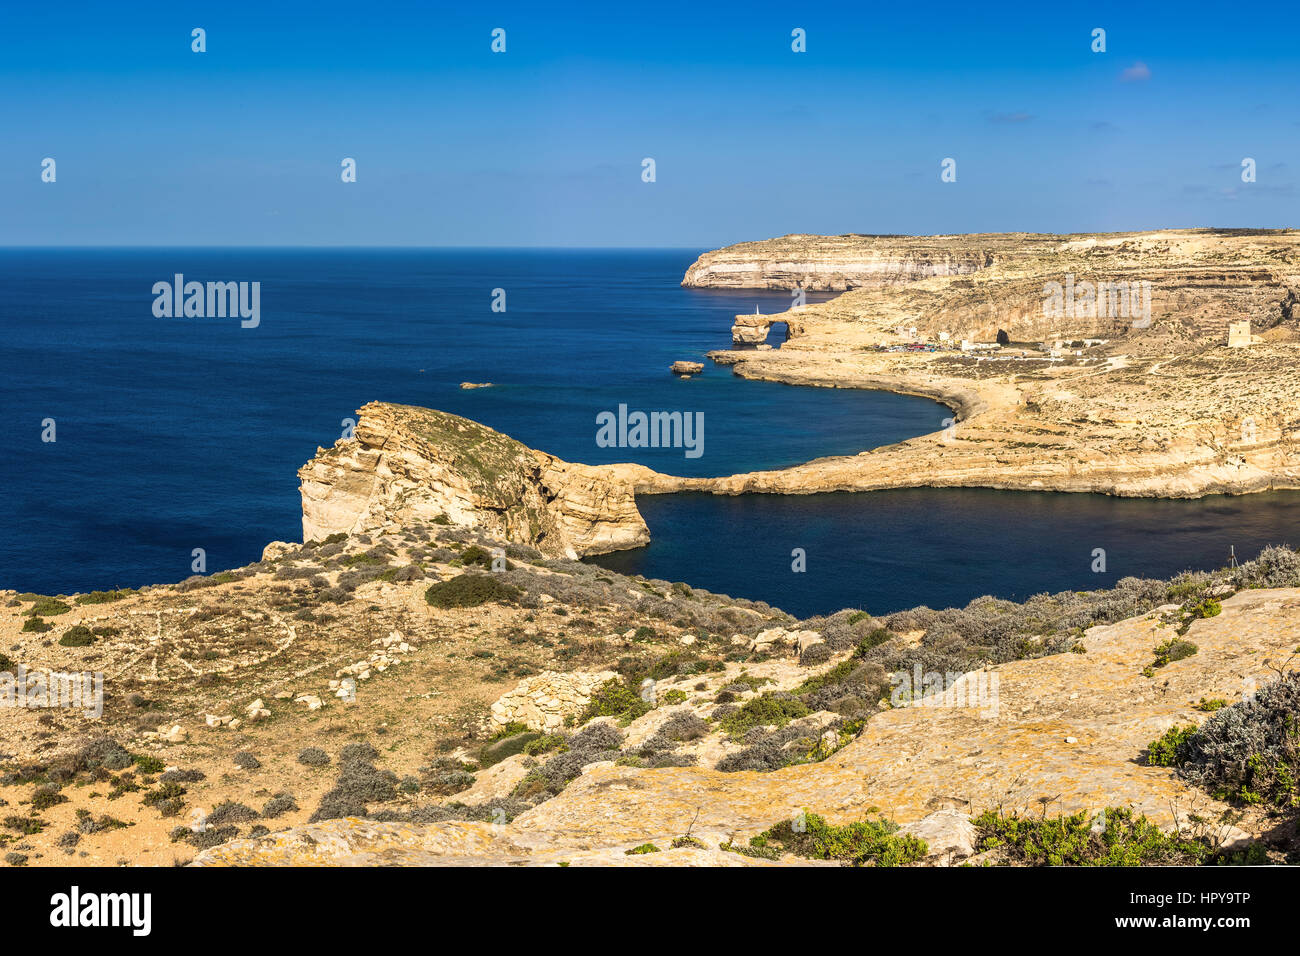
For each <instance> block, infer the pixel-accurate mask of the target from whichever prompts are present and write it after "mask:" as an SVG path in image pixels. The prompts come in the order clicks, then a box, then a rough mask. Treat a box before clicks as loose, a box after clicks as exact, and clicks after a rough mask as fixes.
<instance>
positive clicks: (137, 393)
mask: <svg viewBox="0 0 1300 956" xmlns="http://www.w3.org/2000/svg"><path fill="white" fill-rule="evenodd" d="M699 251H700V250H669V251H664V250H654V251H579V250H552V251H532V250H514V251H511V250H481V251H475V250H458V251H450V250H401V251H398V250H282V249H277V250H270V249H267V250H263V249H240V250H212V249H203V250H199V249H194V250H175V249H167V250H163V249H158V250H142V249H134V250H103V249H99V250H0V330H3V350H2V351H0V409H3V412H4V420H5V422H6V424H7V426H8V436H7V437H8V441H7V448H8V450H9V455H8V456H7V459H6V462H5V463H4V465H3V466H2V467H3V474H4V482H3V487H4V493H5V495H4V497H5V502H6V504H7V505H8V509H7V510H8V520H7V523H6V524H7V527H6V534H5V535H4V536H3V537H0V587H11V588H16V589H19V590H34V591H42V592H46V593H48V592H69V591H74V590H88V589H92V588H107V587H120V586H138V585H142V584H148V583H158V582H166V581H175V580H179V579H181V578H184V577H186V576H187V575H189V574H190V573H191V570H190V562H191V560H192V558H191V552H192V550H193V549H194V548H203V549H205V551H206V554H207V570H208V572H209V573H211V572H214V571H217V570H219V569H222V568H227V567H234V566H238V565H242V564H245V563H248V562H250V561H255V560H256V559H257V558H258V557H259V556H260V554H261V550H262V547H263V545H264V544H265V543H266V542H268V541H270V540H273V539H283V540H297V539H299V537H300V535H301V524H300V510H299V496H298V489H297V477H296V474H295V472H296V470H297V468H298V467H299V466H300V465H301V464H302V463H304V462H305V461H307V460H308V459H310V458H311V456H312V455H313V454H314V452H315V450H316V447H317V446H318V445H326V446H328V445H330V444H332V443H333V442H334V440H335V439H336V438H338V437H339V435H340V434H341V432H342V429H343V421H344V420H345V419H348V418H351V417H353V416H354V413H355V410H356V409H357V408H358V407H360V406H361V405H362V404H364V403H365V402H367V401H372V400H383V401H393V402H403V403H409V404H415V405H426V406H431V407H434V408H440V409H444V410H446V411H450V412H455V413H457V414H460V415H464V416H467V417H469V418H473V419H475V420H477V421H480V422H483V423H485V424H488V425H490V426H492V427H494V428H497V429H499V430H501V431H503V432H505V433H507V434H509V435H511V436H513V437H515V438H517V439H519V440H520V441H523V442H524V443H526V444H528V445H531V446H533V447H536V448H541V449H544V450H546V451H549V452H553V453H555V454H557V455H559V456H561V457H563V458H567V459H570V460H573V461H583V462H591V463H600V462H610V461H640V462H642V463H644V464H646V465H649V466H651V467H653V468H655V469H657V470H659V471H664V472H669V473H676V474H684V475H722V474H730V473H733V472H737V471H748V470H753V469H758V468H776V467H782V466H785V465H790V464H795V463H798V462H802V461H806V460H808V459H811V458H815V457H819V456H823V455H834V454H846V453H853V452H856V451H859V450H861V449H863V448H868V447H872V446H876V445H881V444H887V443H890V442H894V441H899V440H902V439H904V438H908V437H910V436H913V435H917V434H921V433H923V432H928V431H933V430H935V429H937V428H939V427H941V424H942V420H943V418H944V417H945V416H946V415H947V414H948V412H947V410H946V409H944V408H942V407H941V406H938V405H936V404H934V403H932V402H929V401H926V400H923V399H918V398H910V397H904V396H896V395H888V394H883V393H876V392H867V391H854V390H840V389H813V388H794V387H789V386H784V385H778V384H773V383H765V382H749V381H743V380H741V379H737V378H735V377H734V376H733V375H732V374H731V373H730V371H729V370H728V369H725V368H718V367H714V366H712V365H706V369H705V372H704V374H703V375H701V376H699V377H696V378H693V379H691V380H689V381H679V380H677V379H675V378H673V377H672V376H671V375H669V373H668V366H669V365H670V364H671V363H672V362H673V361H674V360H677V359H693V360H701V359H702V356H703V354H704V352H706V351H708V350H709V349H714V348H725V347H727V345H728V344H729V341H730V335H729V328H730V326H731V321H732V316H733V315H734V314H736V313H739V312H753V311H754V309H755V307H756V306H757V307H759V308H761V309H762V311H764V312H773V311H779V310H781V309H784V308H785V307H786V306H787V305H788V303H789V299H788V296H787V295H786V294H784V293H781V292H720V291H699V290H688V289H683V288H681V287H680V285H679V283H680V281H681V277H682V274H683V272H684V271H685V269H686V267H687V266H688V265H690V263H691V262H692V261H693V260H694V258H695V257H696V255H698V253H699ZM176 273H181V274H183V275H184V276H185V279H186V281H191V280H193V281H201V282H207V281H223V282H224V281H236V282H237V281H249V282H252V281H257V282H260V283H261V321H260V325H259V326H258V327H257V328H251V329H245V328H241V327H240V323H239V320H238V319H237V318H224V319H223V318H157V317H155V315H154V311H153V304H154V298H155V296H154V293H153V291H152V289H153V286H154V283H156V282H160V281H169V282H170V281H171V280H172V278H173V276H174V275H175V274H176ZM495 289H502V290H504V291H505V311H504V312H500V311H493V309H492V304H493V301H494V294H493V290H495ZM774 344H776V342H775V340H774ZM462 381H476V382H484V381H487V382H493V383H496V387H494V388H489V389H477V390H462V389H461V388H460V387H459V384H460V383H461V382H462ZM620 404H626V405H627V406H628V407H629V409H630V410H637V409H640V410H644V411H674V410H677V411H684V412H702V413H703V414H704V421H705V431H704V445H703V449H704V453H703V454H702V455H701V456H700V457H698V458H687V457H686V456H685V454H684V451H683V449H627V448H625V449H618V448H613V449H606V448H600V447H598V446H597V445H596V441H595V438H596V416H597V415H598V414H599V413H600V412H602V411H616V410H617V408H618V406H619V405H620ZM46 419H53V420H54V422H55V428H56V436H57V441H55V442H43V441H42V440H41V436H42V430H43V426H42V423H43V421H44V420H46ZM1293 501H1295V502H1297V503H1300V498H1297V499H1292V498H1291V497H1290V496H1286V495H1277V496H1253V497H1250V498H1243V499H1226V500H1225V499H1207V500H1205V501H1199V502H1151V501H1123V500H1115V499H1109V498H1103V497H1096V496H1072V495H1048V494H1023V495H1008V494H1007V493H997V492H982V491H954V490H947V491H944V490H924V491H916V492H888V493H875V494H866V495H816V496H806V497H796V498H780V497H774V496H773V497H769V496H745V497H741V498H713V497H709V496H698V495H681V496H669V497H646V498H643V499H642V500H641V506H642V510H643V513H644V514H645V516H646V519H647V521H648V523H649V525H650V529H651V532H652V534H653V536H654V541H653V542H652V544H651V545H650V546H649V547H648V548H645V549H641V550H639V551H636V552H629V553H625V554H621V555H615V556H610V557H608V558H605V559H602V563H606V564H608V565H610V566H614V567H621V568H626V569H629V570H637V571H640V572H643V573H646V574H649V575H653V576H657V577H665V578H670V579H674V580H685V581H687V582H690V583H692V584H695V585H699V586H702V587H708V588H711V589H715V590H721V591H726V592H729V593H732V594H735V595H737V596H743V597H750V598H757V599H762V600H767V601H769V602H770V603H773V604H776V605H778V606H781V607H784V608H786V609H788V610H791V611H793V612H796V613H802V614H806V613H814V612H818V611H825V610H831V609H835V608H839V607H842V606H866V607H869V608H870V609H872V610H876V611H885V610H889V609H894V608H900V607H908V606H912V605H914V604H920V603H929V604H931V605H944V604H951V603H964V602H965V601H966V600H969V598H970V597H974V596H977V595H979V594H983V593H986V592H987V593H995V594H1005V595H1007V596H1024V595H1026V594H1028V593H1033V592H1034V591H1038V590H1043V589H1053V588H1067V587H1071V588H1073V587H1079V588H1084V587H1096V586H1100V585H1103V584H1109V583H1111V582H1113V580H1114V579H1115V578H1116V577H1118V576H1121V575H1123V574H1168V573H1172V572H1173V571H1176V570H1180V569H1182V568H1183V567H1187V566H1209V565H1217V564H1219V563H1222V559H1223V558H1224V557H1226V554H1227V549H1228V546H1229V544H1235V545H1236V547H1237V549H1238V553H1241V554H1250V553H1253V552H1254V551H1255V550H1257V549H1258V547H1259V546H1260V545H1262V544H1264V543H1268V542H1275V541H1297V540H1300V534H1297V533H1296V532H1297V531H1300V508H1297V506H1296V504H1293ZM794 547H802V548H804V549H805V550H806V551H807V554H808V571H807V572H806V573H803V574H794V573H792V572H791V571H790V551H791V549H792V548H794ZM1093 547H1106V548H1107V549H1108V555H1109V572H1108V573H1107V574H1105V575H1097V574H1093V573H1091V572H1090V570H1089V563H1090V560H1091V559H1090V558H1089V557H1088V554H1089V552H1090V551H1091V549H1092V548H1093Z"/></svg>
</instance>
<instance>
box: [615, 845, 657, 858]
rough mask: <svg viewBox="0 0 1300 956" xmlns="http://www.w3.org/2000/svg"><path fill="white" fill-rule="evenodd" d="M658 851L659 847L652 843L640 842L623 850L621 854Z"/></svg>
mask: <svg viewBox="0 0 1300 956" xmlns="http://www.w3.org/2000/svg"><path fill="white" fill-rule="evenodd" d="M659 852H661V851H660V849H659V847H657V846H655V845H654V844H653V843H642V844H641V845H640V846H634V847H632V849H630V850H624V851H623V855H624V856H640V855H641V854H644V853H659Z"/></svg>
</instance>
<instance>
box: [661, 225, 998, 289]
mask: <svg viewBox="0 0 1300 956" xmlns="http://www.w3.org/2000/svg"><path fill="white" fill-rule="evenodd" d="M963 238H972V237H963ZM991 238H992V241H993V246H992V247H991V248H989V249H983V248H969V247H968V248H958V247H957V244H956V243H945V242H944V241H943V239H942V237H932V238H920V239H916V238H911V237H905V236H896V237H868V236H803V235H794V236H783V237H782V238H780V239H769V240H767V241H765V242H744V243H740V244H739V245H735V246H728V247H727V248H725V249H719V250H717V251H715V252H706V253H705V254H704V255H702V256H700V257H699V259H697V260H695V263H694V264H693V265H692V266H691V267H690V268H689V269H687V270H686V278H685V279H683V280H682V285H684V286H691V287H695V288H701V289H792V288H794V287H795V286H802V287H803V288H804V289H807V290H809V291H835V292H842V291H844V290H845V289H854V288H861V287H882V286H890V285H899V284H902V283H906V282H911V281H913V280H916V279H924V278H928V277H930V276H956V275H965V274H967V273H971V272H976V271H978V270H979V269H982V268H984V267H985V266H986V265H988V264H990V263H991V262H992V256H993V251H992V248H994V247H996V246H997V245H999V243H998V240H997V237H991Z"/></svg>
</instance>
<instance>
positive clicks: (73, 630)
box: [59, 624, 95, 647]
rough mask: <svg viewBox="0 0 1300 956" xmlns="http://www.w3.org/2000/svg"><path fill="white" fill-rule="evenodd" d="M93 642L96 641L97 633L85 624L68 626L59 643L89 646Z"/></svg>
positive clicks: (72, 645)
mask: <svg viewBox="0 0 1300 956" xmlns="http://www.w3.org/2000/svg"><path fill="white" fill-rule="evenodd" d="M93 643H95V635H94V634H92V633H91V632H90V628H88V627H86V625H84V624H77V625H76V626H74V627H70V628H68V629H67V631H65V632H64V634H63V636H62V637H61V638H59V644H61V645H62V646H63V647H89V646H90V645H91V644H93Z"/></svg>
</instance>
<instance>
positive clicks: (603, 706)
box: [578, 677, 654, 724]
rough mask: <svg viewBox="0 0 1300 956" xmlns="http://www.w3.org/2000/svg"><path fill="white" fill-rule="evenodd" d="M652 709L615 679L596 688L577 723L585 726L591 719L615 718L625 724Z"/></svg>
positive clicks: (633, 691) (633, 689)
mask: <svg viewBox="0 0 1300 956" xmlns="http://www.w3.org/2000/svg"><path fill="white" fill-rule="evenodd" d="M653 709H654V706H653V705H652V704H651V703H650V702H649V701H646V700H643V699H642V698H641V695H640V694H638V693H637V691H636V689H635V688H633V687H631V686H630V685H628V684H627V683H625V682H624V681H622V680H620V679H619V678H617V677H615V678H612V679H611V680H607V681H605V683H603V684H601V685H600V686H599V687H597V688H596V690H595V691H594V692H593V693H592V695H591V700H590V702H589V703H588V704H587V707H586V709H585V710H584V711H583V712H582V714H581V715H580V716H579V717H578V723H580V724H585V723H586V722H587V721H589V720H591V719H592V718H593V717H617V718H618V719H619V721H620V722H622V723H625V724H626V723H630V722H632V721H634V720H636V719H637V718H638V717H640V716H641V715H642V714H647V713H649V712H650V711H651V710H653Z"/></svg>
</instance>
